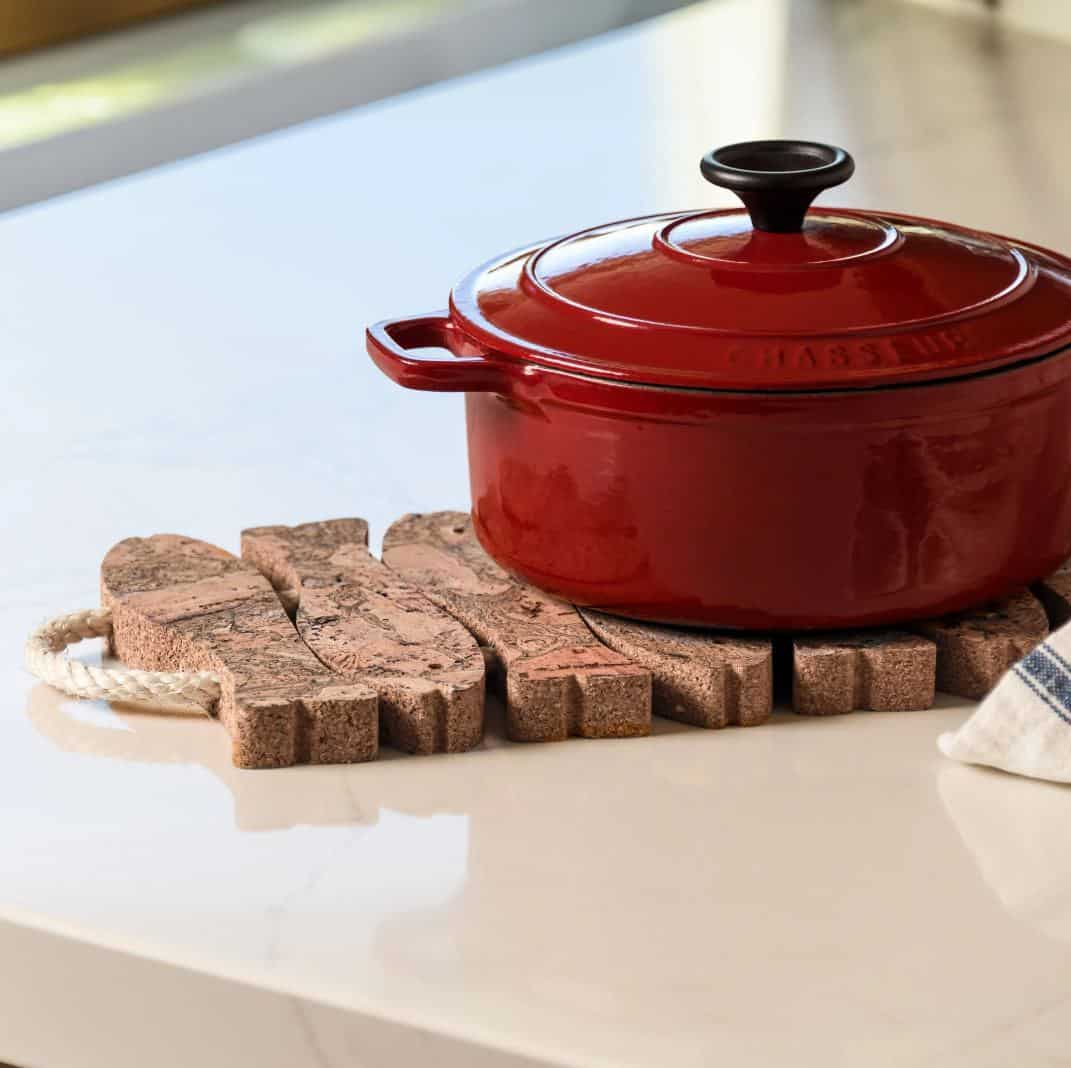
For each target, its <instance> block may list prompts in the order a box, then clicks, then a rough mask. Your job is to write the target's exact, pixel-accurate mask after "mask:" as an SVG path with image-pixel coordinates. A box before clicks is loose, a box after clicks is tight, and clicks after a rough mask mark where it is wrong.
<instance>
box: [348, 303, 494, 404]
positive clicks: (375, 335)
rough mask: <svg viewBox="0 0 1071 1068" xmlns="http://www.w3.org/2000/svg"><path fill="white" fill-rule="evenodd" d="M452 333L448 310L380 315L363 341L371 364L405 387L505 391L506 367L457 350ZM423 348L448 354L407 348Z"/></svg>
mask: <svg viewBox="0 0 1071 1068" xmlns="http://www.w3.org/2000/svg"><path fill="white" fill-rule="evenodd" d="M456 337H457V335H456V332H455V328H454V325H453V323H452V322H451V321H450V316H449V314H448V313H447V312H445V311H441V312H432V313H431V314H430V315H414V316H412V317H411V318H408V319H384V320H383V321H382V322H379V323H376V324H375V325H374V326H370V327H369V328H368V330H367V332H366V334H365V345H366V347H367V349H368V355H369V356H371V357H372V361H373V363H375V365H376V366H377V367H378V368H379V369H380V370H381V371H382V372H383V373H384V374H385V375H386V376H387V377H388V378H390V379H393V381H395V382H397V383H398V385H400V386H404V387H405V388H406V389H427V390H434V391H436V392H438V393H504V392H506V391H507V389H508V385H509V376H508V372H507V370H506V368H505V367H504V366H503V365H502V364H500V363H497V362H495V361H494V360H489V359H487V358H486V356H484V355H483V354H480V355H478V356H461V355H457V354H456V344H457V342H456ZM469 344H470V346H471V342H470V343H469ZM424 348H439V349H446V350H447V351H448V352H449V353H450V354H451V355H450V356H449V357H448V358H445V359H444V358H442V357H439V356H427V355H416V354H414V353H413V352H411V351H410V350H411V349H424Z"/></svg>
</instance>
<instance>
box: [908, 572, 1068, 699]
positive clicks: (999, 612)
mask: <svg viewBox="0 0 1071 1068" xmlns="http://www.w3.org/2000/svg"><path fill="white" fill-rule="evenodd" d="M911 629H912V630H914V631H916V632H918V633H919V634H924V635H926V636H927V637H928V638H932V639H933V640H934V641H935V642H936V643H937V689H939V690H942V691H943V692H944V693H950V694H955V695H956V696H957V697H968V698H970V699H971V700H975V701H977V700H980V699H981V698H983V697H985V695H986V694H987V693H989V691H990V690H991V689H993V687H994V686H995V685H996V684H997V681H998V680H999V679H1000V677H1001V675H1003V674H1004V672H1005V671H1007V670H1008V669H1009V668H1010V667H1011V666H1012V665H1013V664H1014V663H1015V662H1016V661H1017V660H1021V659H1022V658H1023V657H1024V656H1026V654H1027V653H1029V652H1030V650H1031V649H1033V648H1034V646H1035V645H1037V644H1038V643H1039V642H1041V641H1043V640H1044V639H1045V637H1046V635H1048V633H1049V621H1048V618H1047V617H1046V615H1045V609H1044V608H1043V607H1042V605H1041V602H1040V601H1039V600H1038V599H1037V598H1036V597H1035V596H1034V595H1033V594H1032V593H1030V592H1029V591H1028V590H1023V591H1022V592H1021V593H1017V594H1015V595H1014V596H1012V597H1009V598H1007V599H1006V600H1004V601H996V602H994V603H993V604H990V605H986V606H984V607H982V608H979V609H975V610H974V611H972V612H962V613H958V614H956V615H951V616H944V617H942V618H940V619H930V620H924V621H923V622H920V623H913V624H912V625H911Z"/></svg>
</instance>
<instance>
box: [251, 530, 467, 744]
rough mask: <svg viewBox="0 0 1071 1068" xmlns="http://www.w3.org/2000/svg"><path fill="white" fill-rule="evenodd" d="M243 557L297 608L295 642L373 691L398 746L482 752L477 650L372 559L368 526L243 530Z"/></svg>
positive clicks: (460, 631) (415, 592)
mask: <svg viewBox="0 0 1071 1068" xmlns="http://www.w3.org/2000/svg"><path fill="white" fill-rule="evenodd" d="M242 556H243V558H244V559H246V560H248V561H249V562H250V563H251V564H253V565H255V566H256V567H257V568H258V569H259V570H260V572H261V574H263V575H264V576H265V577H266V578H267V579H268V580H269V581H270V582H271V584H272V585H273V586H274V587H275V588H276V590H284V591H287V593H288V600H289V601H291V603H293V602H295V601H296V605H295V614H294V621H295V623H296V625H297V629H298V633H299V634H300V635H301V637H302V638H303V639H304V641H305V644H306V645H307V646H308V647H309V648H310V649H311V650H312V651H313V652H314V653H315V654H316V656H317V657H318V658H319V659H320V660H321V661H323V663H325V664H326V665H327V666H328V667H330V668H332V669H333V670H335V671H337V672H338V673H339V674H340V675H345V676H346V677H347V678H350V679H353V680H355V681H360V682H364V683H365V684H367V685H368V686H370V687H372V688H373V689H374V690H376V692H377V693H378V694H379V718H380V725H381V727H382V728H383V732H384V734H385V736H386V738H387V740H389V741H390V742H391V744H392V745H394V746H395V747H396V748H398V749H402V750H404V751H405V752H407V753H436V752H447V753H456V752H462V751H463V750H466V749H471V748H472V747H473V746H475V745H478V744H479V742H480V738H481V737H482V735H483V697H484V660H483V656H482V654H481V653H480V647H479V646H478V645H477V644H476V640H475V639H474V638H473V637H472V635H471V634H469V632H468V631H467V630H465V628H464V627H463V626H462V625H461V624H460V623H458V622H457V620H456V619H454V618H453V617H452V616H450V615H448V614H447V613H446V612H444V611H443V610H442V609H441V608H439V607H438V606H437V605H435V604H433V603H432V602H431V601H429V600H428V599H427V597H425V596H424V595H423V594H422V593H420V591H419V590H417V589H415V588H414V587H413V586H411V585H410V584H409V583H407V582H405V581H404V580H403V579H402V578H400V577H399V576H398V575H397V574H396V573H395V572H393V571H391V569H390V568H389V567H387V566H386V565H385V564H382V563H380V561H378V560H377V559H375V557H373V556H372V555H371V553H369V551H368V524H367V523H366V522H365V521H364V520H363V519H331V520H327V521H326V522H322V523H304V524H302V525H301V526H297V527H283V526H274V527H255V528H253V529H252V530H244V531H242Z"/></svg>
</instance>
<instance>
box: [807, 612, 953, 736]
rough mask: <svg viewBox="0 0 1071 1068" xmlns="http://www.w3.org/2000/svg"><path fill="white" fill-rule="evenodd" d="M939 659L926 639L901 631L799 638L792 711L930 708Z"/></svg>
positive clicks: (824, 713) (816, 713)
mask: <svg viewBox="0 0 1071 1068" xmlns="http://www.w3.org/2000/svg"><path fill="white" fill-rule="evenodd" d="M936 654H937V648H936V646H935V645H934V643H933V642H932V641H930V640H929V639H928V638H923V637H921V636H919V635H917V634H908V633H907V632H905V631H899V630H885V631H874V632H871V633H866V632H852V633H846V634H825V635H817V636H815V637H813V638H796V639H795V640H794V641H793V643H792V708H793V710H794V711H795V712H798V713H800V714H801V715H805V716H829V715H837V714H840V713H844V712H852V711H855V710H856V709H869V710H871V711H874V712H895V711H907V710H911V709H923V708H929V707H930V706H931V705H932V704H933V691H934V679H935V667H936Z"/></svg>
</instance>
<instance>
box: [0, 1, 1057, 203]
mask: <svg viewBox="0 0 1071 1068" xmlns="http://www.w3.org/2000/svg"><path fill="white" fill-rule="evenodd" d="M685 7H694V8H709V9H712V10H716V11H717V12H718V21H717V23H716V24H712V28H711V32H712V33H715V34H718V35H724V34H726V33H728V34H738V35H740V38H741V43H742V52H741V55H740V56H739V59H738V61H739V63H740V65H741V68H742V69H743V68H745V67H746V68H748V71H747V73H748V76H749V77H750V78H751V79H752V85H753V87H754V86H757V87H759V88H760V89H761V90H762V91H772V88H773V86H774V84H775V82H776V80H777V67H778V64H780V65H782V66H785V65H787V64H789V63H793V62H794V63H796V64H797V65H798V64H799V63H800V62H801V61H804V60H807V61H809V62H810V63H811V64H812V66H813V67H814V72H813V77H814V81H815V83H816V86H818V85H820V84H822V83H824V82H825V81H826V80H828V79H827V75H828V78H830V79H831V78H832V77H833V75H832V72H831V71H825V70H823V64H824V63H825V62H827V61H829V55H827V56H826V58H825V59H824V60H823V58H822V56H821V55H820V54H818V55H816V54H815V53H814V52H813V40H814V39H815V38H816V37H817V38H818V39H822V38H828V39H829V41H830V55H832V54H833V52H834V51H835V50H836V49H835V43H836V42H837V40H838V38H843V37H844V36H845V35H850V36H851V37H852V44H853V47H854V48H855V49H856V51H858V45H859V42H860V41H863V42H866V41H870V40H872V39H875V40H879V41H882V42H885V44H884V45H883V47H882V49H881V53H882V55H884V56H886V58H887V61H888V62H887V66H886V69H884V70H881V71H880V75H879V73H878V70H876V71H875V77H878V76H880V77H881V78H884V79H887V80H888V81H889V92H890V93H893V94H895V93H897V92H902V91H903V90H902V89H900V90H898V89H897V88H896V86H895V85H894V84H893V83H894V82H907V81H910V78H911V67H912V65H920V64H924V63H932V62H934V59H935V57H934V55H933V49H932V47H929V46H928V43H927V42H926V41H919V40H917V39H916V38H917V36H918V34H919V32H920V31H919V27H920V26H925V25H927V24H926V23H925V22H922V23H920V22H919V21H918V16H917V15H910V16H906V18H907V21H906V23H904V24H903V25H900V24H899V23H900V22H903V17H902V16H901V14H900V12H901V11H903V12H906V11H909V10H911V9H930V10H931V11H933V12H934V13H935V16H939V17H940V20H941V21H943V22H946V23H947V22H949V21H950V20H951V24H952V25H955V23H956V21H961V22H963V27H962V36H963V39H964V41H965V42H966V43H968V44H969V45H970V46H971V47H972V48H973V47H976V43H977V40H978V38H977V33H978V29H979V24H981V25H984V26H988V27H990V30H991V31H992V33H993V34H995V36H992V37H991V38H990V40H989V45H988V47H990V48H991V49H992V50H993V52H994V56H993V59H994V62H996V63H998V64H999V62H1000V59H1001V57H1000V52H1001V40H1002V37H1001V33H1002V32H1005V31H1014V32H1015V33H1016V35H1017V38H1016V39H1017V40H1019V39H1020V38H1021V35H1022V34H1024V33H1025V34H1028V35H1038V36H1041V37H1046V38H1050V39H1053V38H1055V39H1063V40H1071V3H1069V2H1068V0H704V2H700V3H687V2H685V0H32V2H31V0H0V152H2V153H3V157H4V159H3V174H4V176H5V177H4V182H3V183H0V209H3V208H9V207H13V206H17V205H20V204H27V203H33V202H35V201H37V200H41V199H43V198H45V197H49V196H53V195H55V194H57V193H63V192H67V191H70V190H72V189H77V188H80V187H84V186H86V185H90V184H93V183H94V182H98V181H101V180H105V179H109V178H113V177H117V176H119V175H123V174H129V173H132V172H135V171H138V170H141V169H144V168H146V167H149V166H153V165H155V164H159V163H164V162H168V161H171V160H175V159H180V158H182V157H184V156H189V155H191V154H194V153H197V152H201V151H205V150H207V149H211V148H215V147H219V146H221V145H226V144H230V143H233V142H235V141H239V140H242V139H244V138H248V137H251V136H254V135H257V134H261V133H265V132H268V131H270V130H273V129H278V128H281V127H284V126H289V125H292V124H294V123H297V122H302V121H305V120H308V119H312V118H315V117H317V116H321V115H326V114H330V113H332V112H335V111H338V110H341V109H344V108H348V107H352V106H354V105H358V104H364V103H368V102H370V101H374V100H377V99H380V98H383V97H386V96H391V95H394V94H397V93H400V92H403V91H406V90H410V89H414V88H416V87H419V86H424V85H429V84H432V83H434V82H437V81H441V80H443V79H446V78H451V77H456V76H459V75H465V74H468V73H470V72H473V71H476V70H479V69H483V68H487V67H490V66H495V65H498V64H501V63H505V62H508V61H510V60H514V59H518V58H521V57H524V56H528V55H533V54H535V53H539V52H542V51H546V50H548V49H553V48H558V47H561V46H568V45H572V44H574V43H578V42H582V41H584V40H585V39H589V38H592V37H594V36H597V35H601V34H605V33H607V32H609V31H614V30H617V29H620V28H622V27H626V26H628V25H630V24H633V23H636V22H638V21H641V20H643V19H646V18H650V17H653V16H656V15H660V14H664V13H667V12H670V11H673V10H674V9H678V8H685ZM898 9H899V10H898ZM816 20H817V22H818V23H819V26H818V28H817V29H818V32H817V33H816V27H815V22H816ZM822 22H825V23H828V25H827V26H825V27H823V26H822V25H821V23H822ZM696 25H699V24H698V23H697V24H696ZM934 25H935V26H936V25H938V23H935V24H934ZM935 32H936V31H935ZM953 32H955V31H953ZM801 34H803V35H804V37H805V38H806V39H807V40H808V42H811V43H809V45H808V50H809V52H810V55H809V56H807V57H804V56H795V57H789V56H788V55H787V53H788V51H789V45H790V43H791V42H792V41H793V40H796V39H797V38H798V37H799V36H800V35H801ZM945 36H947V32H946V33H945ZM905 37H906V40H905ZM982 44H983V46H985V40H984V39H983V41H982ZM716 51H719V52H721V53H722V56H723V51H724V50H723V49H718V50H716ZM759 53H762V54H761V55H760V54H759ZM948 61H949V63H950V64H952V65H954V64H955V63H956V62H957V57H956V56H955V55H954V54H950V55H949V56H948ZM722 62H724V56H723V58H722ZM681 63H682V64H687V65H688V66H689V69H688V70H687V71H676V72H667V76H669V75H670V74H672V75H673V76H674V77H675V79H676V81H677V83H678V88H679V89H681V90H682V96H683V93H686V92H688V91H694V92H695V93H696V94H701V93H702V92H703V90H704V75H703V73H702V71H701V70H699V69H696V67H695V64H694V62H693V61H692V58H690V57H688V56H683V57H681ZM669 66H670V67H674V66H676V64H675V62H674V61H673V60H672V58H671V59H670V61H669ZM879 69H880V68H879ZM933 73H934V72H933V71H932V70H930V71H928V72H927V75H928V76H927V84H928V85H931V84H932V83H933V80H934V79H933ZM689 79H691V81H690V82H689ZM950 88H951V89H952V90H955V91H957V92H958V91H960V90H959V87H957V86H955V85H951V86H950ZM1013 88H1014V87H1013ZM1063 88H1064V91H1065V97H1066V90H1067V89H1068V88H1069V86H1068V85H1067V84H1065V85H1064V87H1063ZM872 91H873V90H872ZM979 91H983V92H984V91H985V89H984V87H979ZM918 105H919V102H918V101H912V100H910V99H909V98H906V99H905V100H904V101H903V106H904V107H905V108H911V107H917V106H918ZM892 106H893V107H894V108H895V106H896V102H895V100H894V101H893V105H892Z"/></svg>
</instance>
